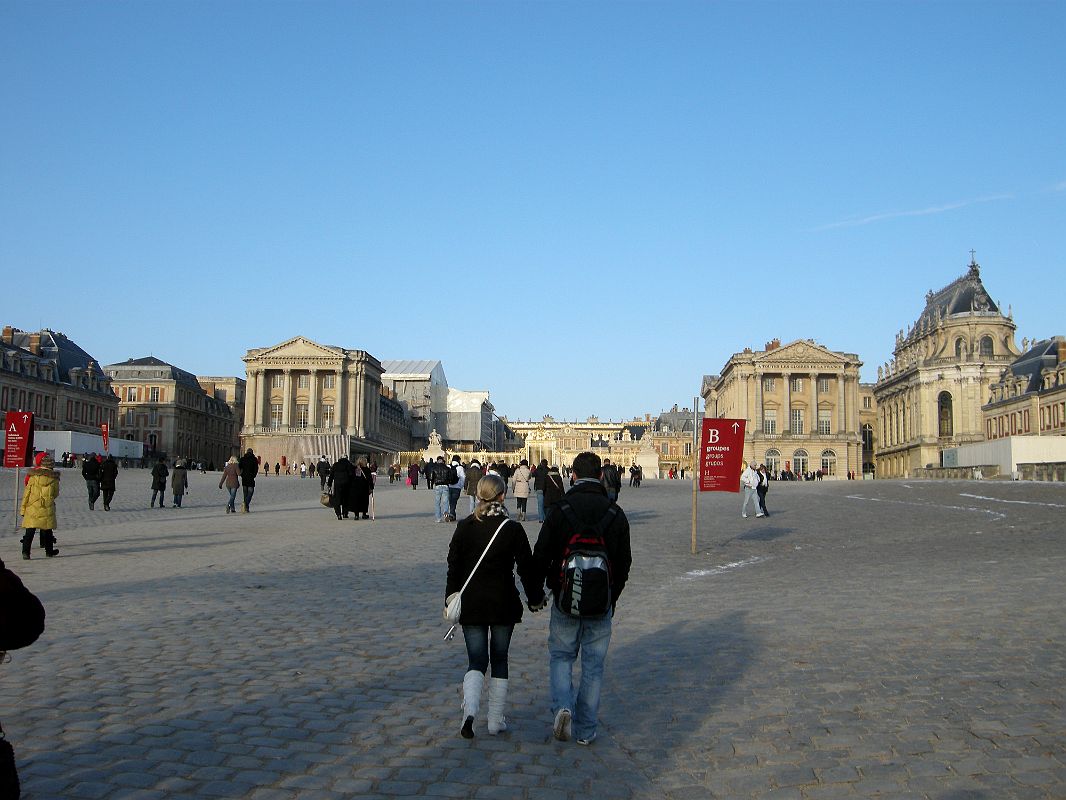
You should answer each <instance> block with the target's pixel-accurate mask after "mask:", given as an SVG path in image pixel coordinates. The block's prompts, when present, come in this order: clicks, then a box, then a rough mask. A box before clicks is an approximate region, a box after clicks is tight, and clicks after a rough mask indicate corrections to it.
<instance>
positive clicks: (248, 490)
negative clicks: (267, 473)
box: [241, 484, 255, 511]
mask: <svg viewBox="0 0 1066 800" xmlns="http://www.w3.org/2000/svg"><path fill="white" fill-rule="evenodd" d="M241 488H242V489H244V510H245V511H248V510H249V509H251V507H252V495H253V494H255V484H252V485H251V486H242V487H241Z"/></svg>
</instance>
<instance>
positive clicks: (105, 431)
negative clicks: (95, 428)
mask: <svg viewBox="0 0 1066 800" xmlns="http://www.w3.org/2000/svg"><path fill="white" fill-rule="evenodd" d="M100 435H101V436H102V437H103V438H104V452H105V453H108V452H110V451H111V428H110V426H108V424H107V423H106V422H105V423H104V424H103V425H101V426H100Z"/></svg>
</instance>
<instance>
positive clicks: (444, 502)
mask: <svg viewBox="0 0 1066 800" xmlns="http://www.w3.org/2000/svg"><path fill="white" fill-rule="evenodd" d="M448 473H449V468H448V465H447V464H445V463H444V456H437V460H436V461H434V462H433V463H431V464H429V465H428V466H427V467H426V479H427V480H428V481H429V485H430V486H431V487H433V491H434V497H433V516H434V517H435V518H436V521H437V522H447V521H448V520H449V519H450V518H451V492H449V491H448V488H449V486H450V484H451V483H452V481H450V480H449V478H450V476H449V474H448Z"/></svg>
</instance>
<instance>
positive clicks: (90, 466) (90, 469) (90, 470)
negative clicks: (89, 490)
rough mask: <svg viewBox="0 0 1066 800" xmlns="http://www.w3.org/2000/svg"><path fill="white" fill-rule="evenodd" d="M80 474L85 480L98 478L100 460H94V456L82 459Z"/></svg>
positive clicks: (96, 479)
mask: <svg viewBox="0 0 1066 800" xmlns="http://www.w3.org/2000/svg"><path fill="white" fill-rule="evenodd" d="M81 476H82V477H83V478H85V480H87V481H98V480H100V462H99V461H97V460H96V456H92V457H91V458H86V459H83V460H82V462H81Z"/></svg>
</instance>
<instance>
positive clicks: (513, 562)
mask: <svg viewBox="0 0 1066 800" xmlns="http://www.w3.org/2000/svg"><path fill="white" fill-rule="evenodd" d="M505 489H506V484H505V483H504V482H503V480H502V479H500V478H499V477H497V476H495V475H486V476H485V477H483V478H482V479H481V480H479V481H478V483H477V490H476V491H477V498H478V501H479V502H478V504H477V507H476V508H475V509H474V513H473V514H472V515H471V516H469V517H466V518H464V519H463V520H462V521H461V522H460V523H459V524H458V525H456V526H455V533H454V534H453V535H452V540H451V544H450V545H449V546H448V581H447V587H446V588H445V592H444V594H445V598H446V599H445V605H447V602H448V599H449V598H451V596H452V595H453V594H454V593H456V592H459V591H460V590H462V613H461V615H460V617H459V624H460V625H461V626H462V628H463V638H464V639H465V640H466V655H467V669H466V674H465V675H464V676H463V702H462V727H461V728H460V731H459V732H460V734H461V735H462V736H463V737H464V738H466V739H472V738H474V721H475V719H476V718H477V715H478V710H479V708H480V705H481V692H482V688H483V686H484V683H485V672H486V670H490V678H489V697H488V713H487V722H488V731H489V733H490V734H493V735H495V734H497V733H499V732H500V731H502V730H505V729H506V728H507V723H506V720H505V719H504V713H503V712H504V708H505V707H506V705H507V688H508V679H509V675H508V667H507V651H508V650H509V648H510V644H511V636H512V634H513V633H514V627H515V625H517V624H518V623H519V622H521V620H522V600H521V598H520V597H519V594H518V589H517V587H516V586H515V581H514V572H515V569H516V568H517V570H518V577H519V579H520V580H521V581H522V588H523V589H524V590H525V595H526V603H527V606H528V608H529V610H530V611H539V610H540V609H542V608H544V606H545V605H546V604H547V599H546V598H545V595H544V584H543V581H542V580H539V575H538V572H537V567H536V564H535V563H534V561H533V554H532V552H531V551H530V549H529V539H527V538H526V532H525V530H524V529H523V528H522V526H521V525H519V524H518V523H517V522H515V521H514V520H512V519H509V518H508V516H507V509H506V508H505V507H504V505H503V498H504V490H505ZM494 536H495V539H493V537H494ZM479 560H480V564H478V562H479ZM475 566H476V569H475ZM467 579H469V582H467ZM464 584H466V588H465V589H462V587H463V585H464Z"/></svg>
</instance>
